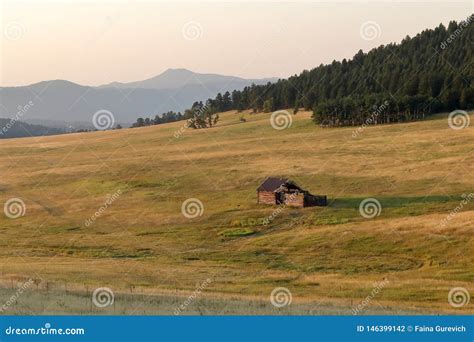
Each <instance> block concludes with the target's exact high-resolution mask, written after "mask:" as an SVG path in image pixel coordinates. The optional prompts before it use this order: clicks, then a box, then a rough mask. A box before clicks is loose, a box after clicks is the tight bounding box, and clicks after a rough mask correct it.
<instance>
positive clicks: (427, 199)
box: [328, 195, 463, 208]
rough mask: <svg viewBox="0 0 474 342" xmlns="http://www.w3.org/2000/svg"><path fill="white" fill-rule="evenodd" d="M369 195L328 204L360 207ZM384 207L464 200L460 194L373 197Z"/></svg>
mask: <svg viewBox="0 0 474 342" xmlns="http://www.w3.org/2000/svg"><path fill="white" fill-rule="evenodd" d="M367 198H369V197H354V198H334V199H329V200H328V202H329V203H328V206H329V207H333V208H359V205H360V203H361V202H362V201H363V200H365V199H367ZM372 198H375V199H376V200H378V201H379V202H380V204H381V205H382V207H384V208H400V207H407V206H412V205H419V204H444V203H450V202H454V203H458V202H460V201H462V200H463V197H461V196H460V195H451V196H449V195H445V196H443V195H436V196H414V197H372Z"/></svg>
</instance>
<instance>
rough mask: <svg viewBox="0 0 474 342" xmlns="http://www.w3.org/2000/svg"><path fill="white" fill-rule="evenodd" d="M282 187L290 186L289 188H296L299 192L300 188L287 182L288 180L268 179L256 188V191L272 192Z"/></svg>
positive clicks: (289, 181)
mask: <svg viewBox="0 0 474 342" xmlns="http://www.w3.org/2000/svg"><path fill="white" fill-rule="evenodd" d="M282 186H286V187H288V186H290V187H291V188H296V189H299V190H301V188H300V187H299V186H298V185H296V184H295V183H294V182H293V181H291V180H289V179H288V178H275V177H268V178H267V179H265V181H264V182H263V183H262V184H261V185H260V186H259V187H258V188H257V191H268V192H274V191H276V190H278V189H280V188H281V187H282Z"/></svg>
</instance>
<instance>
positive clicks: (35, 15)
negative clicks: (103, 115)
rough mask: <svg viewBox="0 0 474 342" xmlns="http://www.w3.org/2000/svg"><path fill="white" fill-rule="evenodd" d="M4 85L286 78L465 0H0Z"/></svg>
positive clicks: (442, 14)
mask: <svg viewBox="0 0 474 342" xmlns="http://www.w3.org/2000/svg"><path fill="white" fill-rule="evenodd" d="M0 6H1V7H0V11H1V16H0V19H1V28H2V32H1V33H2V34H1V38H0V39H1V40H0V44H1V45H0V50H1V60H0V63H1V70H0V71H1V74H0V84H1V85H2V86H13V85H25V84H31V83H35V82H38V81H41V80H50V79H67V80H70V81H73V82H76V83H79V84H84V85H98V84H103V83H108V82H112V81H120V82H129V81H137V80H142V79H145V78H149V77H152V76H155V75H157V74H159V73H161V72H163V71H164V70H166V69H168V68H187V69H190V70H193V71H196V72H205V73H219V74H227V75H235V76H241V77H245V78H260V77H270V76H277V77H287V76H289V75H292V74H295V73H299V72H301V71H302V70H304V69H310V68H313V67H315V66H317V65H319V64H321V63H330V62H331V61H332V60H333V59H336V60H340V59H342V58H350V57H352V56H353V55H354V54H355V53H356V52H357V51H358V50H359V49H362V50H364V51H367V50H369V49H371V48H372V47H376V46H379V45H381V44H386V43H390V42H400V41H401V39H403V38H404V37H405V36H406V35H414V34H416V33H418V32H420V31H422V30H423V29H425V28H434V27H435V26H437V25H438V24H439V23H440V22H442V23H444V24H447V23H448V22H449V21H450V20H462V19H465V18H467V17H468V15H470V14H471V13H472V12H473V2H472V1H470V0H469V1H463V2H454V1H437V2H427V1H416V2H415V1H411V2H408V1H407V2H389V1H386V2H374V1H364V2H354V1H346V2H327V1H326V2H311V1H291V2H281V1H263V2H262V1H261V2H251V1H245V2H244V1H227V2H209V1H207V2H204V1H192V2H164V1H111V0H109V1H77V0H72V1H71V0H69V1H43V0H37V1H33V0H30V1H9V0H2V1H1V5H0Z"/></svg>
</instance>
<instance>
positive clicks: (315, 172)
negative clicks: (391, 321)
mask: <svg viewBox="0 0 474 342" xmlns="http://www.w3.org/2000/svg"><path fill="white" fill-rule="evenodd" d="M242 115H243V116H244V118H245V119H246V122H242V121H241V120H240V118H241V116H242ZM270 116H271V115H270V114H264V113H260V114H251V113H250V112H244V113H236V112H227V113H223V114H221V120H220V121H219V123H218V125H217V126H216V127H214V128H212V129H207V130H191V129H186V128H185V127H184V126H183V123H182V122H175V123H170V124H163V125H159V126H152V127H144V128H136V129H123V130H114V131H106V132H92V133H80V134H79V133H78V134H68V135H60V136H50V137H40V138H35V139H30V138H26V139H10V140H4V141H0V158H1V159H2V163H1V164H0V174H2V177H1V179H0V203H2V205H3V204H4V203H6V202H7V201H8V200H9V199H12V198H18V199H21V200H22V201H23V202H24V203H25V211H24V216H21V217H19V218H16V219H10V218H8V217H6V216H4V215H0V233H1V235H2V239H1V240H0V246H1V248H0V267H1V271H2V272H1V276H0V284H4V286H5V287H9V286H10V284H14V283H15V282H18V281H25V280H27V279H33V280H34V281H35V282H36V284H37V285H36V286H35V287H34V289H33V288H32V289H31V291H30V292H29V293H31V296H32V297H31V300H32V301H33V302H29V301H28V300H27V299H28V298H30V297H24V298H22V301H21V302H20V303H19V304H18V305H17V306H16V308H19V309H18V310H24V311H28V312H30V313H31V312H35V313H45V312H46V313H63V312H66V313H67V312H69V313H72V312H75V313H91V312H92V313H100V314H103V313H109V314H113V313H129V314H152V313H156V312H160V313H167V314H173V310H174V309H175V307H176V305H177V304H176V303H179V302H181V301H182V299H180V298H182V297H179V296H183V295H184V296H187V295H188V294H191V293H193V291H195V289H196V287H197V286H199V284H202V283H203V282H204V281H207V279H209V281H207V283H206V284H208V285H207V286H206V288H205V289H204V290H203V294H202V296H203V297H200V299H199V300H196V302H194V303H192V304H191V305H190V306H189V309H188V311H186V312H189V313H192V312H194V313H197V314H219V313H236V312H237V313H245V314H252V313H257V312H261V310H262V308H265V310H266V311H265V313H266V314H295V313H296V314H298V313H300V314H301V313H304V314H314V313H315V312H317V313H319V314H324V313H326V314H327V313H332V312H337V313H345V314H351V312H352V311H351V310H352V308H354V307H356V306H357V305H358V304H360V303H362V302H363V301H364V300H365V299H366V298H367V296H369V295H370V294H371V293H372V291H373V288H374V286H376V285H375V284H378V283H380V282H384V284H385V286H384V287H383V289H382V290H381V291H380V292H379V293H377V295H376V296H375V297H374V298H371V300H370V301H369V303H368V304H367V308H366V309H364V310H362V311H361V312H360V314H366V313H371V312H374V311H373V310H378V311H377V312H378V313H380V312H382V313H391V312H397V310H404V311H405V312H407V311H408V312H411V313H462V314H467V313H471V314H472V313H473V309H472V305H471V306H469V305H466V306H463V307H461V308H455V307H453V306H451V305H449V303H448V300H447V297H448V292H449V291H450V289H452V288H455V287H464V288H467V289H469V288H472V281H473V280H474V269H473V267H472V265H474V255H473V253H472V250H473V247H474V246H473V241H474V240H473V232H472V222H473V220H474V202H473V201H468V203H466V204H465V205H463V206H462V208H461V210H456V208H458V207H459V206H460V203H462V201H463V199H466V198H467V197H466V196H467V195H468V194H469V193H471V192H473V190H474V179H473V178H472V177H471V175H472V173H473V172H474V153H473V152H474V139H473V138H474V128H473V127H472V126H471V127H465V128H464V129H462V130H453V129H451V128H450V127H449V126H448V123H447V119H446V115H438V116H435V117H433V118H432V119H431V120H427V121H423V122H415V123H406V124H397V125H383V126H373V127H365V128H364V130H363V131H362V132H360V134H358V135H357V137H354V136H353V130H354V128H351V127H345V128H337V129H323V128H319V127H315V126H314V124H313V123H312V122H311V120H310V116H311V113H310V112H300V113H298V114H297V115H292V116H291V121H292V124H291V125H290V126H289V127H288V128H286V129H283V130H276V129H274V128H273V127H272V125H271V124H270ZM472 119H474V118H473V117H472V113H471V121H472ZM177 132H179V134H176V133H177ZM267 176H285V177H289V178H291V179H293V180H295V181H296V182H297V183H298V184H299V185H300V186H302V187H303V188H305V189H308V190H310V191H312V192H314V193H317V194H325V195H327V196H328V199H329V206H327V207H311V208H304V209H292V208H280V209H279V208H276V207H272V206H262V205H258V204H257V203H256V192H255V189H256V188H257V187H258V186H259V184H260V182H261V181H262V180H264V179H265V178H266V177H267ZM367 198H374V199H376V200H377V201H379V203H380V205H381V209H380V210H379V211H378V216H374V217H373V218H366V217H364V216H363V215H361V212H360V211H359V205H360V203H361V202H362V201H363V200H364V199H367ZM187 200H192V201H193V203H194V205H195V209H197V211H186V210H185V211H184V214H183V203H186V201H187ZM197 200H198V201H197ZM199 203H202V204H199ZM454 210H456V215H454V216H453V217H452V218H451V219H449V220H448V221H446V218H447V217H448V216H449V215H450V213H452V212H453V211H454ZM275 213H276V214H275ZM270 216H272V217H273V219H272V220H271V222H270V223H269V224H263V223H262V222H263V220H264V219H265V218H268V217H270ZM445 221H446V222H445ZM443 222H444V223H443ZM85 270H86V271H85ZM104 286H106V287H110V288H111V289H112V290H113V291H114V292H115V295H116V297H115V301H116V303H117V308H120V310H119V309H117V311H115V306H114V307H113V308H112V307H109V308H105V309H97V308H95V309H92V308H91V307H90V299H89V300H88V298H89V297H90V293H91V291H92V290H93V289H94V288H97V287H104ZM276 287H285V288H287V289H289V290H290V291H291V293H292V297H293V304H292V305H291V306H289V307H286V308H283V309H278V308H275V307H273V306H271V305H270V304H269V299H268V298H269V296H270V293H271V292H272V290H273V289H274V288H276ZM66 290H67V291H66ZM55 291H56V292H55ZM33 295H34V296H37V297H34V296H33ZM153 295H160V296H165V297H166V300H163V301H158V302H155V299H153V301H152V298H155V297H152V296H153ZM73 296H79V297H73ZM35 298H36V299H35ZM71 298H72V299H71ZM130 298H133V299H134V300H135V301H137V302H138V303H135V304H137V305H136V306H133V307H131V306H127V303H129V300H130ZM160 298H161V297H160ZM207 299H208V300H209V301H207ZM160 300H161V299H160ZM211 300H216V301H217V300H220V304H219V305H220V306H218V304H215V302H212V301H211ZM151 303H155V304H156V305H155V304H153V305H152V304H151ZM213 303H214V304H215V305H217V306H213V305H214V304H213ZM226 303H232V305H231V306H226ZM238 303H241V304H238ZM242 303H243V304H242ZM239 305H240V306H239ZM302 308H304V309H302ZM122 309H123V311H122Z"/></svg>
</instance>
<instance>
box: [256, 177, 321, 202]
mask: <svg viewBox="0 0 474 342" xmlns="http://www.w3.org/2000/svg"><path fill="white" fill-rule="evenodd" d="M257 203H259V204H260V203H261V204H270V205H287V206H290V207H311V206H326V205H327V198H326V196H317V195H312V194H310V193H309V191H306V190H304V189H302V188H300V187H299V186H298V185H297V184H296V183H295V182H293V181H292V180H289V179H287V178H274V177H268V178H267V179H265V181H264V182H263V183H262V184H261V185H260V186H259V187H258V188H257Z"/></svg>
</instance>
